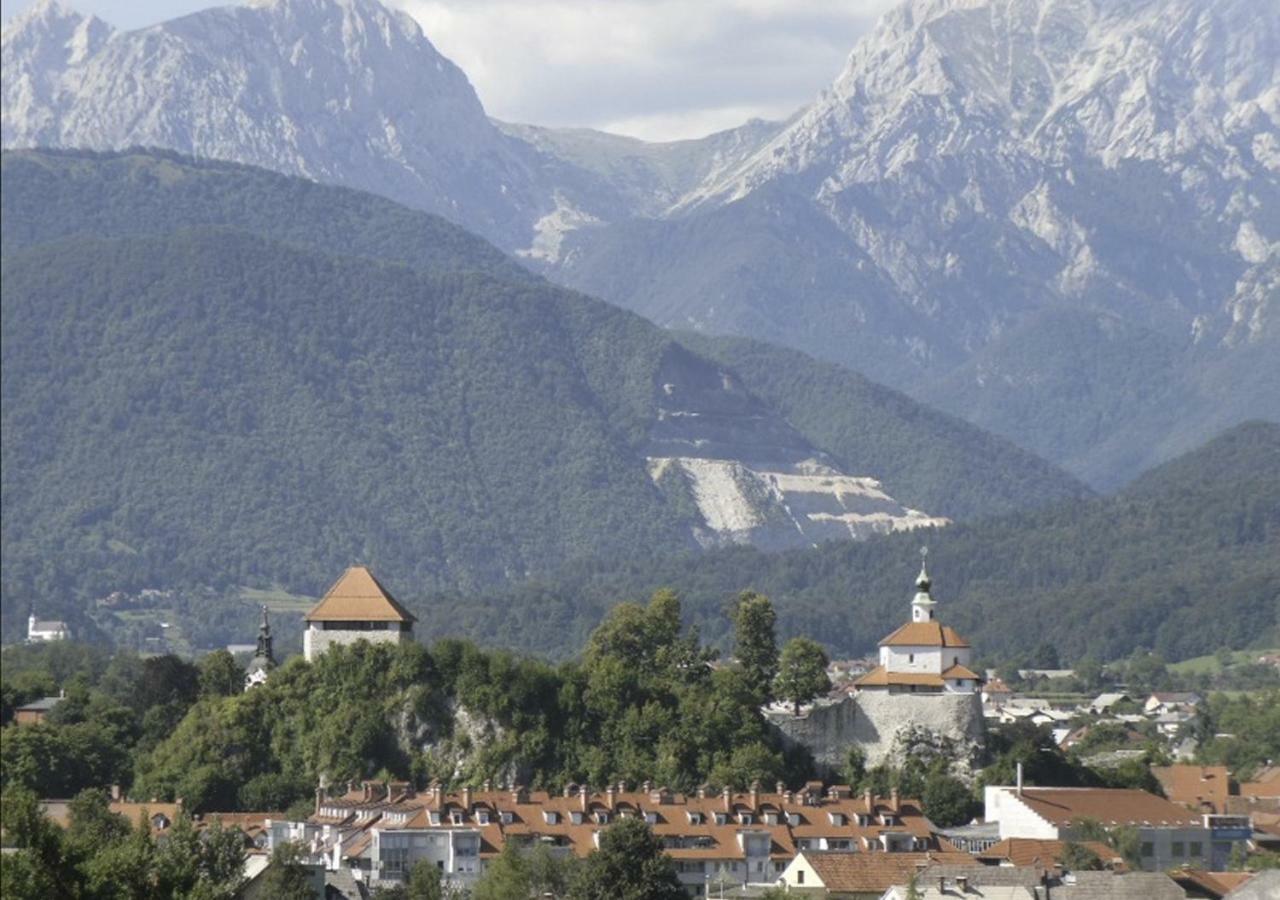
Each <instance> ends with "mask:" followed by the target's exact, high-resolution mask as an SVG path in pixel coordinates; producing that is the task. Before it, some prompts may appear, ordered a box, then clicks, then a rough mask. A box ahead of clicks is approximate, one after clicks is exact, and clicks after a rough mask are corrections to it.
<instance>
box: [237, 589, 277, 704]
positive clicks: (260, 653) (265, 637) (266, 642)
mask: <svg viewBox="0 0 1280 900" xmlns="http://www.w3.org/2000/svg"><path fill="white" fill-rule="evenodd" d="M275 667H276V657H275V653H274V652H273V647H272V639H271V623H270V622H268V621H267V607H266V604H263V606H262V621H261V622H260V623H259V624H258V649H257V651H256V652H255V653H254V654H253V659H251V660H250V661H249V667H248V668H247V669H246V670H245V673H244V689H245V690H246V691H247V690H249V688H251V687H255V686H256V685H259V684H262V682H264V681H266V680H267V675H268V674H270V672H271V670H272V669H274V668H275Z"/></svg>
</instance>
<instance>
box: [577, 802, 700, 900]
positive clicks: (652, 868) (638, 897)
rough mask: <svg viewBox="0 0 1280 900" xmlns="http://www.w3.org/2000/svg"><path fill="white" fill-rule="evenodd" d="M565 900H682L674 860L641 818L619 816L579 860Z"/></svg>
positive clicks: (683, 895)
mask: <svg viewBox="0 0 1280 900" xmlns="http://www.w3.org/2000/svg"><path fill="white" fill-rule="evenodd" d="M567 896H568V900H684V898H685V897H686V894H685V891H684V888H683V887H681V886H680V880H679V879H678V878H677V877H676V869H675V863H673V862H672V861H671V857H669V856H667V854H666V853H664V852H663V850H662V842H661V841H659V840H658V838H657V836H656V835H654V833H653V832H652V831H651V830H650V829H649V826H648V825H646V824H645V823H644V821H643V820H641V819H620V820H619V821H617V822H615V823H614V824H612V825H610V826H609V827H607V828H605V829H604V831H603V832H602V833H601V835H600V848H599V849H598V850H594V851H592V853H591V855H590V856H588V857H587V858H586V859H585V860H584V861H583V863H582V865H581V867H580V868H579V870H578V872H577V874H576V875H575V877H574V880H573V884H572V885H571V886H570V888H569V892H568V895H567Z"/></svg>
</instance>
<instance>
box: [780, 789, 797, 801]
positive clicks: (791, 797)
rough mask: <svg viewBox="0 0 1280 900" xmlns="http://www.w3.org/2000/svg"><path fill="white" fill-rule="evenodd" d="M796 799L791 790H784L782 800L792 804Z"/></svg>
mask: <svg viewBox="0 0 1280 900" xmlns="http://www.w3.org/2000/svg"><path fill="white" fill-rule="evenodd" d="M794 799H795V795H794V794H792V793H791V792H790V791H783V792H782V801H783V802H784V803H787V804H790V803H791V802H792V801H793V800H794Z"/></svg>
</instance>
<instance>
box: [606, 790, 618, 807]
mask: <svg viewBox="0 0 1280 900" xmlns="http://www.w3.org/2000/svg"><path fill="white" fill-rule="evenodd" d="M617 800H618V789H617V788H616V787H614V786H613V785H609V786H608V787H607V788H605V789H604V802H605V806H607V807H609V809H610V810H611V811H612V810H613V805H614V803H616V802H617Z"/></svg>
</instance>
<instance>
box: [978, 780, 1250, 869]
mask: <svg viewBox="0 0 1280 900" xmlns="http://www.w3.org/2000/svg"><path fill="white" fill-rule="evenodd" d="M984 800H985V807H986V809H985V816H984V817H985V818H986V820H987V821H989V822H998V823H999V825H1000V837H1001V839H1005V838H1041V839H1047V840H1068V841H1078V840H1082V839H1084V838H1085V837H1086V833H1085V829H1086V828H1087V827H1088V826H1089V824H1090V823H1096V824H1098V825H1101V826H1102V827H1104V828H1114V827H1117V826H1128V827H1132V828H1135V829H1137V831H1138V838H1139V842H1140V843H1139V848H1140V849H1139V852H1140V857H1141V858H1140V863H1141V866H1142V868H1143V869H1145V870H1147V871H1162V870H1165V869H1169V868H1172V867H1174V866H1181V865H1185V864H1191V865H1202V866H1203V865H1208V866H1209V867H1210V868H1213V869H1221V868H1225V867H1226V862H1227V858H1228V857H1229V856H1230V853H1231V845H1232V843H1233V842H1234V841H1237V840H1248V838H1249V836H1250V832H1249V829H1248V827H1247V819H1246V820H1244V827H1243V830H1241V827H1240V823H1237V822H1234V821H1227V820H1225V819H1223V818H1222V817H1214V816H1202V815H1199V814H1197V813H1194V812H1192V811H1191V810H1188V809H1187V808H1186V807H1184V806H1181V805H1179V804H1177V803H1173V802H1171V801H1169V800H1166V799H1164V798H1163V797H1157V796H1156V795H1155V794H1149V793H1147V792H1146V791H1140V790H1132V789H1127V788H1125V789H1120V788H1065V787H1026V788H1023V787H1021V786H1017V787H1005V786H998V785H989V786H988V787H986V788H985V790H984ZM1242 835H1243V836H1242Z"/></svg>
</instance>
